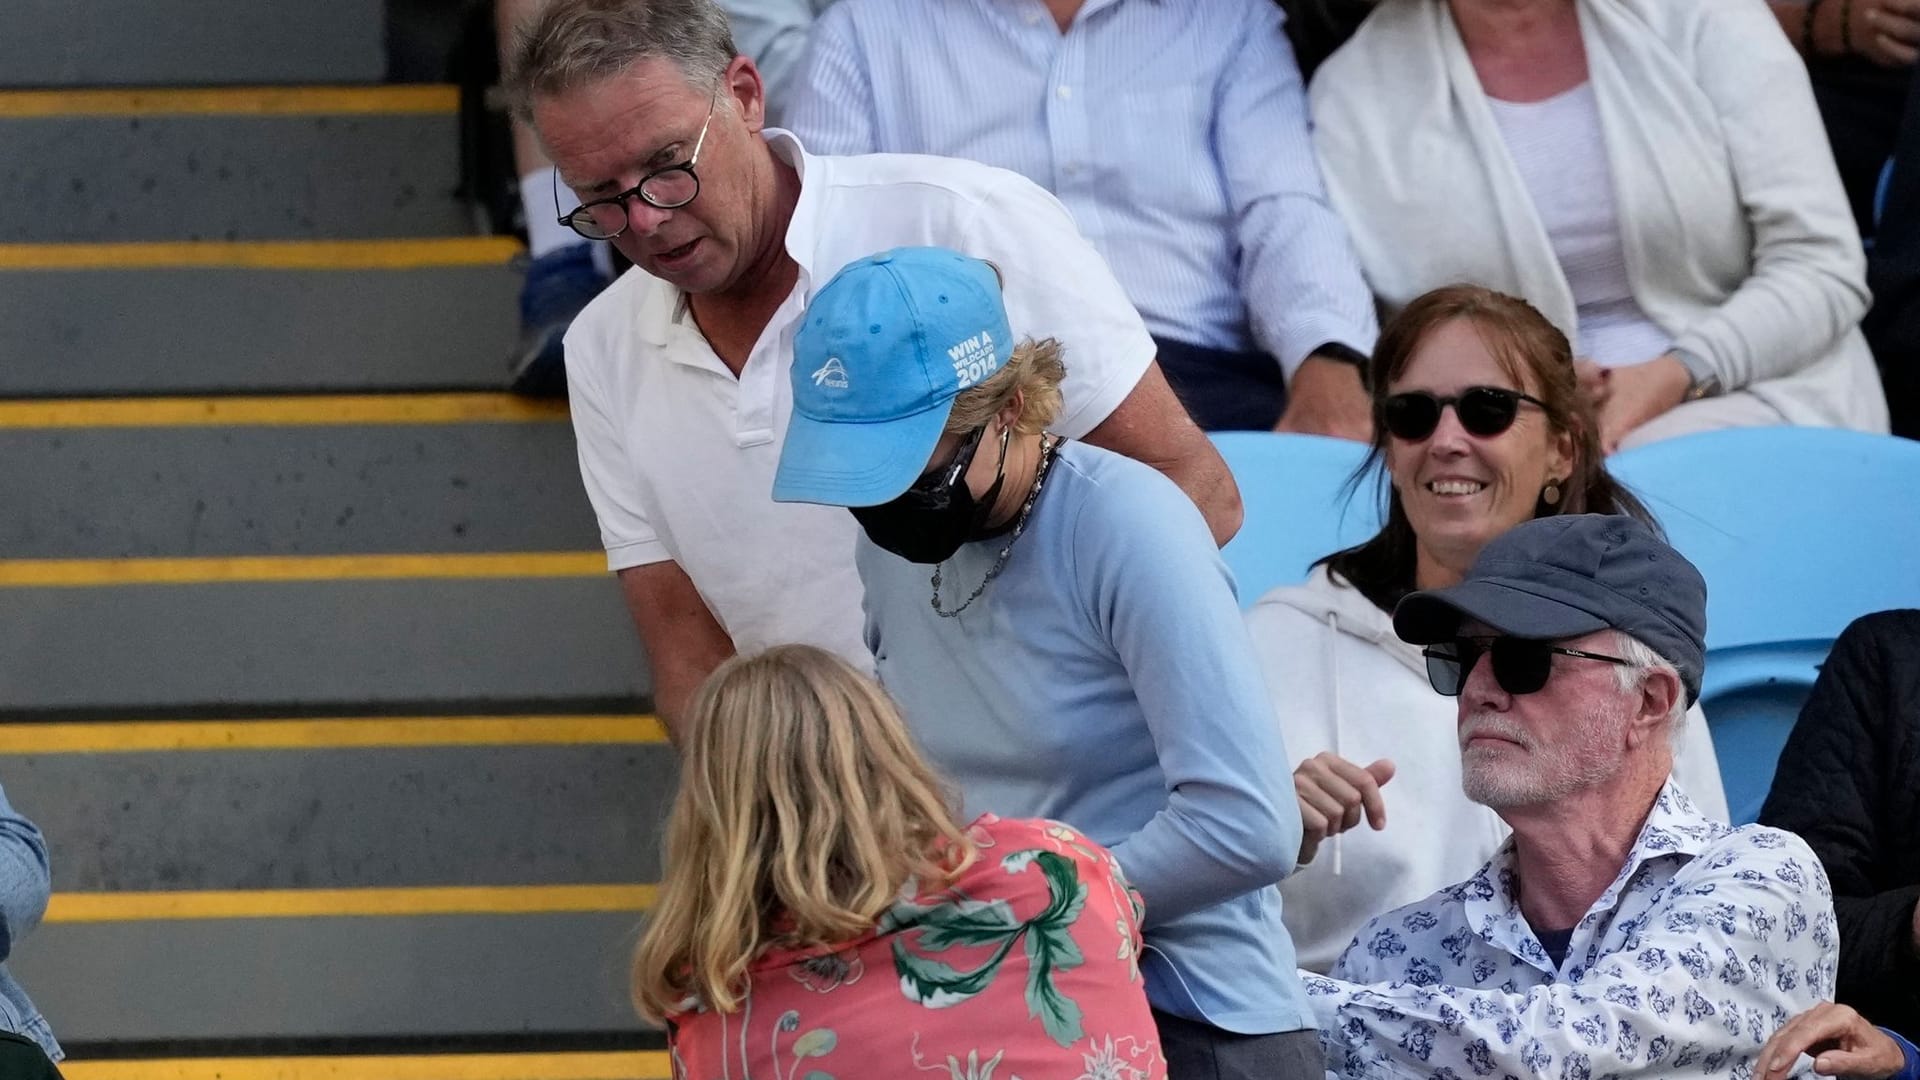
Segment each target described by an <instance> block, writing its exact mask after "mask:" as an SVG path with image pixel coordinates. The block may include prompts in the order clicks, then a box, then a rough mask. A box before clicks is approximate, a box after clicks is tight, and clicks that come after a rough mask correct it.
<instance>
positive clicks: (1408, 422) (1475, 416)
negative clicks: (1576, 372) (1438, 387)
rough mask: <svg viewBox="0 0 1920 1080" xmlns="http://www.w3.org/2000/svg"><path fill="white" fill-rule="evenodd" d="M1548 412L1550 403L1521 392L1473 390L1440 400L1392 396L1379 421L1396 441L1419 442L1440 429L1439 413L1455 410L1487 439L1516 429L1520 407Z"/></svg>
mask: <svg viewBox="0 0 1920 1080" xmlns="http://www.w3.org/2000/svg"><path fill="white" fill-rule="evenodd" d="M1523 401H1524V402H1527V403H1528V404H1530V405H1538V406H1540V407H1541V408H1543V409H1544V408H1546V407H1547V403H1546V402H1544V401H1541V400H1540V399H1539V398H1537V397H1533V396H1531V395H1529V394H1523V393H1521V392H1520V391H1518V390H1508V389H1507V388H1505V387H1502V386H1470V387H1468V388H1467V389H1465V390H1462V391H1461V392H1460V393H1458V394H1453V395H1449V396H1447V397H1441V396H1439V395H1438V394H1431V393H1428V392H1427V391H1425V390H1409V391H1407V392H1406V393H1404V394H1393V395H1391V396H1389V397H1388V398H1387V399H1386V400H1385V401H1383V402H1381V403H1380V420H1381V423H1382V424H1383V425H1385V427H1386V429H1387V430H1388V431H1390V432H1392V433H1393V435H1394V437H1395V438H1400V439H1406V440H1407V441H1408V442H1419V441H1420V440H1421V439H1424V438H1426V437H1427V436H1429V435H1431V434H1433V429H1434V428H1437V427H1439V426H1440V411H1441V410H1442V409H1445V408H1446V407H1447V406H1449V405H1451V406H1453V413H1454V415H1455V416H1458V417H1459V418H1460V426H1461V427H1463V428H1466V429H1467V431H1469V432H1470V433H1472V434H1474V435H1478V436H1481V437H1482V438H1485V437H1487V436H1491V435H1498V434H1500V433H1501V432H1503V431H1505V430H1507V429H1508V428H1510V427H1512V426H1513V418H1514V417H1515V416H1516V415H1518V414H1519V412H1520V403H1521V402H1523Z"/></svg>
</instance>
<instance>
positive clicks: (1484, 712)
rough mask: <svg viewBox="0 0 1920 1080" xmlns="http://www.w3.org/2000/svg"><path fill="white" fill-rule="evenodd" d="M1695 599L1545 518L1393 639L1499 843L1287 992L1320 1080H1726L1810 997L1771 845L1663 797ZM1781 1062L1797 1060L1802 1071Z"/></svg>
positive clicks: (1616, 535) (1413, 606) (1822, 986)
mask: <svg viewBox="0 0 1920 1080" xmlns="http://www.w3.org/2000/svg"><path fill="white" fill-rule="evenodd" d="M1706 599H1707V595H1706V583H1705V582H1704V581H1702V580H1701V577H1700V573H1699V571H1698V570H1696V569H1694V567H1693V565H1692V564H1690V563H1688V562H1687V561H1686V560H1685V559H1684V558H1682V557H1681V556H1680V554H1679V553H1678V552H1676V551H1674V550H1673V549H1672V548H1670V547H1668V546H1667V545H1666V544H1665V543H1664V542H1662V541H1661V540H1660V538H1659V537H1658V536H1656V535H1655V534H1654V533H1653V531H1652V530H1650V529H1649V528H1647V527H1646V526H1645V525H1643V524H1641V523H1639V522H1637V521H1634V520H1632V519H1629V518H1625V517H1615V516H1603V515H1598V514H1569V515H1562V516H1558V517H1550V518H1540V519H1538V520H1535V521H1530V522H1526V523H1524V524H1522V525H1520V526H1518V527H1516V528H1514V529H1513V530H1511V531H1509V532H1508V533H1506V534H1505V535H1504V536H1501V537H1500V538H1498V539H1496V540H1494V541H1493V542H1491V543H1489V544H1488V545H1487V546H1486V548H1485V549H1484V550H1482V552H1481V554H1480V557H1479V559H1478V561H1477V562H1475V563H1474V566H1473V568H1472V569H1471V570H1470V571H1469V572H1468V574H1467V576H1466V579H1465V580H1463V581H1462V582H1460V583H1459V584H1458V585H1454V586H1452V587H1450V588H1445V589H1435V590H1431V591H1428V592H1417V593H1414V594H1412V595H1410V596H1408V597H1407V598H1406V599H1405V600H1403V601H1402V602H1401V603H1400V606H1399V607H1398V609H1396V610H1395V612H1394V630H1395V631H1396V632H1397V633H1398V634H1399V635H1400V636H1401V637H1402V638H1403V639H1405V640H1407V641H1409V642H1412V643H1414V644H1417V645H1425V646H1427V648H1426V650H1425V652H1426V657H1427V673H1428V677H1429V679H1430V680H1431V681H1432V683H1433V688H1434V689H1435V690H1437V691H1439V692H1440V693H1442V694H1446V695H1449V696H1456V697H1458V698H1459V700H1460V708H1459V721H1458V723H1459V737H1460V752H1461V772H1462V776H1463V781H1464V784H1465V787H1466V793H1467V797H1468V798H1470V799H1473V800H1475V801H1476V802H1480V803H1483V804H1485V805H1487V806H1489V807H1491V808H1492V809H1493V810H1494V811H1495V812H1496V813H1498V814H1499V815H1500V817H1501V819H1502V820H1504V821H1505V822H1506V823H1507V825H1508V826H1509V827H1510V828H1511V829H1512V830H1513V835H1512V837H1511V838H1509V840H1508V841H1507V843H1506V845H1505V846H1503V847H1502V848H1501V849H1500V850H1499V852H1497V853H1496V854H1495V855H1494V857H1493V859H1492V860H1491V861H1489V862H1488V863H1487V864H1486V865H1485V866H1484V867H1482V868H1481V869H1480V871H1479V872H1478V873H1476V874H1475V875H1474V876H1473V877H1471V878H1468V879H1467V880H1466V881H1464V882H1461V883H1460V884H1458V885H1454V886H1450V887H1448V888H1446V889H1442V890H1441V891H1440V892H1438V893H1435V894H1434V895H1433V896H1431V897H1428V898H1427V899H1425V900H1422V901H1419V902H1417V903H1414V904H1409V905H1407V906H1406V907H1403V908H1400V909H1398V910H1396V911H1392V912H1389V913H1387V914H1386V915H1382V916H1380V917H1379V918H1376V919H1374V920H1373V921H1372V922H1370V923H1368V924H1367V925H1366V926H1365V927H1363V928H1362V929H1361V931H1360V934H1359V936H1358V937H1356V938H1355V939H1354V941H1353V944H1351V945H1350V946H1348V948H1347V951H1346V953H1345V954H1344V955H1343V956H1342V957H1341V958H1340V960H1339V962H1338V963H1336V964H1335V965H1334V968H1333V971H1332V973H1331V974H1332V977H1331V978H1321V977H1319V976H1315V975H1311V974H1309V973H1305V972H1303V973H1302V977H1303V979H1304V980H1305V981H1306V984H1307V993H1308V997H1309V1000H1310V1002H1311V1003H1312V1005H1313V1006H1314V1010H1315V1014H1316V1018H1317V1019H1318V1022H1319V1025H1320V1029H1321V1041H1322V1044H1323V1046H1324V1047H1325V1049H1326V1051H1327V1062H1328V1068H1329V1069H1330V1070H1332V1071H1333V1072H1334V1073H1336V1074H1338V1075H1341V1076H1353V1077H1376V1076H1380V1077H1386V1076H1391V1077H1430V1078H1435V1080H1441V1078H1461V1077H1470V1076H1497V1075H1509V1076H1549V1077H1556V1078H1562V1080H1588V1078H1590V1077H1601V1076H1607V1075H1613V1076H1619V1077H1629V1076H1645V1077H1653V1076H1672V1075H1679V1074H1683V1073H1684V1074H1686V1075H1689V1076H1724V1077H1747V1076H1750V1075H1752V1073H1753V1071H1754V1059H1755V1057H1756V1056H1757V1055H1758V1053H1759V1051H1760V1048H1761V1046H1762V1045H1763V1044H1764V1043H1765V1042H1766V1040H1767V1037H1768V1036H1769V1035H1771V1034H1772V1033H1773V1032H1774V1030H1775V1029H1777V1028H1778V1027H1779V1026H1780V1024H1782V1023H1783V1022H1785V1021H1786V1019H1787V1018H1788V1017H1789V1016H1791V1015H1793V1014H1795V1013H1798V1012H1800V1011H1801V1010H1803V1009H1806V1008H1808V1007H1809V1006H1811V1005H1812V1004H1813V1003H1815V1002H1817V1001H1820V1000H1822V999H1824V998H1827V997H1830V996H1831V994H1832V991H1833V978H1834V968H1835V964H1836V962H1837V957H1838V952H1837V941H1836V939H1835V930H1834V916H1833V902H1832V896H1831V891H1830V890H1829V888H1828V885H1827V880H1826V877H1825V875H1824V874H1823V873H1822V872H1821V869H1820V862H1819V860H1818V859H1816V858H1815V857H1814V855H1813V853H1812V851H1810V850H1809V849H1808V848H1807V846H1806V844H1805V843H1803V842H1802V841H1801V840H1800V838H1799V837H1796V836H1794V835H1793V834H1791V833H1786V832H1781V831H1779V830H1776V829H1768V828H1764V827H1761V826H1758V825H1746V826H1742V827H1740V828H1728V827H1727V826H1725V825H1720V824H1717V823H1715V822H1713V821H1711V820H1709V819H1707V818H1706V817H1703V816H1702V815H1701V814H1700V813H1699V812H1698V811H1696V810H1695V809H1694V807H1693V804H1692V803H1690V802H1689V801H1688V800H1687V797H1686V795H1685V794H1684V793H1683V792H1681V790H1680V788H1679V787H1678V786H1677V785H1676V784H1675V783H1674V781H1673V779H1672V776H1671V775H1670V774H1671V771H1672V766H1673V745H1674V742H1675V741H1676V738H1677V736H1678V733H1679V729H1680V726H1681V725H1682V724H1684V723H1685V719H1686V710H1687V707H1688V706H1689V705H1691V704H1692V703H1693V701H1694V699H1695V698H1697V697H1698V696H1699V693H1700V674H1701V668H1702V666H1703V665H1704V660H1705V653H1706V648H1705V636H1706ZM1803 1064H1805V1063H1804V1059H1803Z"/></svg>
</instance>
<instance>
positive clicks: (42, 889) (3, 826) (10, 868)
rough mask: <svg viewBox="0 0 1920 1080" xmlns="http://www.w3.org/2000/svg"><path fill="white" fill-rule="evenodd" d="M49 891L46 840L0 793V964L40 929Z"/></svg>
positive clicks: (50, 883)
mask: <svg viewBox="0 0 1920 1080" xmlns="http://www.w3.org/2000/svg"><path fill="white" fill-rule="evenodd" d="M52 888H53V877H52V873H51V871H50V870H49V865H48V862H47V842H46V840H45V839H44V838H42V837H41V835H40V830H39V829H37V828H35V827H34V824H33V822H31V821H28V820H27V819H26V818H24V817H22V816H21V815H20V814H19V813H18V812H17V811H15V810H14V808H13V804H12V803H9V802H8V801H7V795H6V792H5V791H4V790H0V962H5V960H6V959H7V958H8V957H9V956H11V955H13V945H14V943H15V942H17V941H19V940H20V939H21V938H23V937H26V936H27V935H28V934H29V933H31V932H32V931H33V928H34V927H36V926H39V925H40V917H41V916H42V915H45V914H46V912H47V897H48V895H49V893H50V892H51V891H52Z"/></svg>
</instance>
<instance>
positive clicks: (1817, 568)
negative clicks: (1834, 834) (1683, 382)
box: [1608, 427, 1920, 823]
mask: <svg viewBox="0 0 1920 1080" xmlns="http://www.w3.org/2000/svg"><path fill="white" fill-rule="evenodd" d="M1608 465H1609V468H1611V469H1612V470H1613V472H1614V474H1615V475H1616V476H1618V477H1619V478H1620V479H1621V480H1622V481H1623V482H1625V483H1626V484H1627V486H1628V487H1629V488H1631V489H1632V490H1633V491H1634V492H1635V493H1636V494H1638V495H1639V496H1640V497H1641V499H1642V500H1643V501H1645V502H1646V504H1647V508H1648V509H1649V510H1651V511H1653V514H1654V516H1655V517H1657V518H1658V519H1659V520H1660V524H1661V526H1662V527H1663V528H1664V529H1665V530H1666V533H1667V537H1668V539H1669V540H1670V541H1672V543H1673V546H1674V547H1675V548H1677V549H1679V551H1680V552H1681V553H1682V554H1684V555H1685V556H1687V558H1689V559H1691V560H1692V561H1693V563H1694V564H1695V565H1696V566H1698V567H1699V568H1700V572H1701V573H1702V574H1703V575H1704V576H1705V577H1706V579H1707V670H1706V674H1705V678H1704V680H1703V686H1702V688H1701V704H1702V707H1703V708H1704V709H1705V710H1706V714H1707V719H1708V722H1709V723H1710V724H1711V725H1712V726H1713V735H1714V747H1715V749H1716V751H1717V752H1718V754H1719V757H1720V768H1721V773H1722V776H1723V778H1724V779H1725V781H1726V788H1727V803H1728V805H1729V807H1730V808H1731V809H1732V812H1733V818H1734V821H1735V823H1740V822H1744V821H1752V820H1753V819H1754V818H1755V817H1756V816H1758V814H1759V812H1760V804H1761V802H1762V801H1764V800H1765V798H1766V793H1767V788H1768V786H1769V785H1771V784H1772V782H1773V773H1774V768H1775V766H1776V765H1777V764H1778V763H1779V758H1780V749H1781V747H1782V746H1783V745H1784V744H1785V742H1786V738H1787V732H1788V731H1789V730H1790V729H1791V728H1792V726H1793V722H1794V719H1795V718H1796V717H1797V716H1798V715H1799V711H1800V706H1801V704H1802V703H1803V702H1804V701H1805V700H1806V696H1807V691H1808V690H1810V689H1811V688H1812V686H1813V680H1814V678H1815V677H1816V676H1817V675H1818V673H1819V669H1820V665H1821V663H1823V662H1824V661H1825V659H1826V655H1827V651H1828V649H1829V648H1830V647H1831V646H1832V644H1833V639H1834V638H1835V637H1836V636H1838V635H1839V633H1840V631H1841V630H1843V629H1845V627H1846V625H1847V624H1848V623H1850V622H1852V621H1853V620H1854V619H1855V618H1857V617H1859V616H1861V615H1864V614H1866V613H1868V612H1871V611H1881V610H1884V609H1886V608H1892V607H1913V606H1920V443H1916V442H1910V441H1908V440H1904V439H1896V438H1893V437H1891V436H1885V435H1864V434H1861V433H1859V432H1852V431H1839V430H1833V429H1828V428H1793V427H1775V428H1743V429H1737V430H1731V431H1716V432H1707V433H1704V434H1699V435H1690V436H1686V437H1683V438H1678V439H1672V440H1668V441H1666V442H1659V443H1654V444H1653V445H1651V446H1645V447H1639V448H1636V449H1633V450H1629V451H1626V452H1624V453H1622V454H1619V455H1617V456H1615V457H1614V458H1613V459H1612V460H1611V461H1610V462H1609V463H1608Z"/></svg>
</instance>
